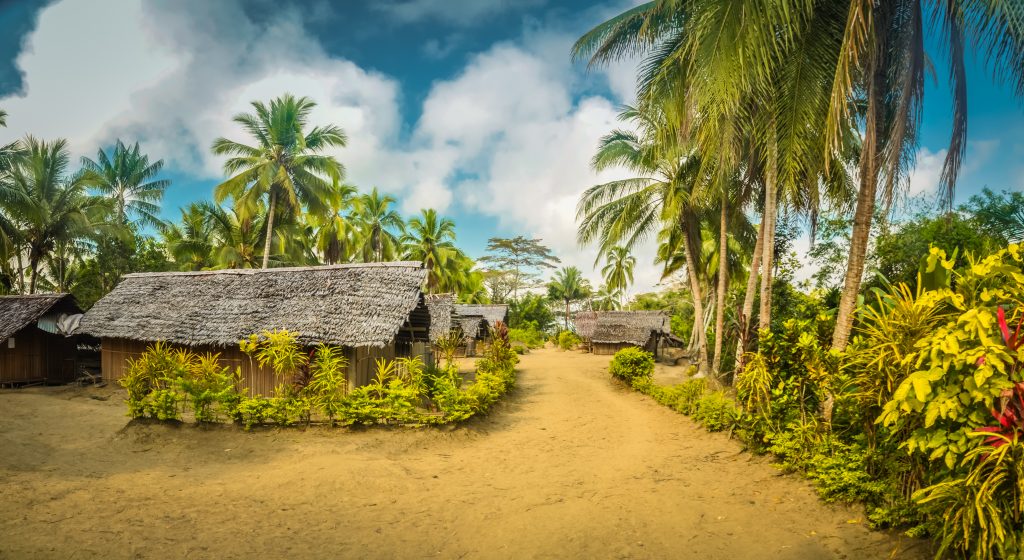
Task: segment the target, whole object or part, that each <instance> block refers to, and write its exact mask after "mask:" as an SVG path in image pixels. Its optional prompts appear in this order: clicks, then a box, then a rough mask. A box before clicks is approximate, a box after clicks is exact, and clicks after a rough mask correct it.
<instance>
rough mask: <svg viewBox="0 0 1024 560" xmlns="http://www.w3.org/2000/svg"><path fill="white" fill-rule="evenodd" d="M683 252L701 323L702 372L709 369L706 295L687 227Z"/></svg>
mask: <svg viewBox="0 0 1024 560" xmlns="http://www.w3.org/2000/svg"><path fill="white" fill-rule="evenodd" d="M683 254H684V255H685V256H686V268H687V274H686V275H687V276H688V277H689V278H690V292H691V294H692V295H693V313H694V315H696V317H697V320H696V321H695V325H700V328H699V329H698V332H697V360H698V362H699V366H698V369H699V371H700V372H701V373H707V370H708V344H707V334H706V333H705V331H704V296H703V294H702V290H701V288H700V279H699V278H698V277H697V274H698V270H699V269H698V268H697V260H696V259H695V258H694V251H693V246H692V245H691V244H690V236H689V235H688V234H687V232H686V230H685V228H684V230H683Z"/></svg>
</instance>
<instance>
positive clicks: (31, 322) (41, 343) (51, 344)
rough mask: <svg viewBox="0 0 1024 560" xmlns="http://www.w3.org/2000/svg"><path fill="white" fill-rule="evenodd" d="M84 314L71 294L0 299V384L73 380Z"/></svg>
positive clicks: (76, 367)
mask: <svg viewBox="0 0 1024 560" xmlns="http://www.w3.org/2000/svg"><path fill="white" fill-rule="evenodd" d="M81 313H82V310H81V309H79V308H78V304H76V303H75V300H74V298H73V297H71V295H70V294H39V295H29V296H3V297H0V385H19V384H23V383H68V382H71V381H74V380H75V378H76V377H77V376H78V337H77V336H74V333H75V327H76V326H77V322H78V319H80V318H81Z"/></svg>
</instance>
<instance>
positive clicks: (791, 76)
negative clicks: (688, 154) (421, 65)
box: [574, 0, 852, 327]
mask: <svg viewBox="0 0 1024 560" xmlns="http://www.w3.org/2000/svg"><path fill="white" fill-rule="evenodd" d="M789 3H790V2H789V0H784V1H781V2H777V3H772V4H769V5H766V6H762V7H761V8H763V9H756V10H755V9H745V7H744V5H742V4H739V5H734V4H731V3H725V4H723V3H722V2H721V1H720V0H683V1H680V0H656V1H653V2H648V3H646V4H643V5H640V6H637V7H636V8H633V9H631V10H627V11H626V12H624V13H623V14H621V15H619V16H616V17H615V18H612V19H611V20H609V21H607V22H605V23H603V24H601V25H599V26H597V27H596V28H594V29H593V30H592V31H590V32H588V33H587V34H586V35H584V36H583V37H582V38H581V39H580V40H579V41H578V42H577V43H576V45H575V47H574V55H575V56H577V57H584V56H585V57H589V58H590V62H591V64H604V63H607V62H610V61H613V60H617V59H621V58H624V57H627V56H635V55H637V54H640V55H643V56H645V57H646V58H645V59H644V61H643V64H642V66H641V68H640V73H639V76H638V81H639V88H638V89H639V96H640V103H641V104H642V105H643V104H650V103H655V104H659V105H667V106H669V108H670V109H668V110H666V111H665V112H666V114H667V115H668V117H669V121H670V122H671V124H672V125H673V126H674V127H675V128H674V129H672V128H668V129H667V131H668V133H669V134H677V135H681V136H682V137H683V138H685V139H686V140H687V141H688V142H692V143H693V144H694V145H695V147H696V149H697V151H698V152H700V153H703V154H709V155H710V157H706V158H704V159H705V164H706V169H705V174H707V175H709V176H710V175H712V174H714V175H716V176H717V177H718V178H719V179H721V178H724V177H731V176H733V175H734V174H736V173H738V172H739V171H740V169H741V167H745V168H746V170H745V172H744V175H746V176H747V177H748V180H747V181H746V182H747V183H749V184H754V183H756V184H761V185H763V193H764V203H763V205H762V213H763V216H762V220H761V222H762V223H763V224H764V231H765V236H764V240H763V243H762V247H761V250H762V255H761V258H760V259H759V260H760V263H759V264H760V265H761V267H762V282H761V296H762V297H761V305H762V307H761V314H760V318H761V326H762V327H767V326H768V324H769V321H770V310H771V308H770V304H771V284H772V283H771V274H772V270H773V267H772V257H773V255H774V236H775V222H776V215H777V213H778V207H779V204H780V203H783V204H790V205H793V206H794V207H795V208H797V209H801V210H803V211H806V212H808V213H809V214H811V215H812V221H813V215H814V214H815V213H816V212H817V205H818V203H819V202H821V201H822V199H823V198H827V197H823V196H822V192H821V191H820V190H819V186H820V183H822V180H821V179H822V178H823V176H824V178H825V179H826V181H825V183H826V184H831V181H830V180H829V178H828V175H829V171H830V169H831V170H836V169H842V166H841V165H833V166H831V167H829V166H828V165H826V164H827V163H828V162H829V161H830V160H832V159H835V158H836V154H837V153H842V152H843V150H842V149H840V148H839V147H838V146H836V145H833V146H828V145H827V142H825V132H824V130H823V128H822V127H821V126H820V123H821V122H823V121H824V120H825V119H826V117H827V110H828V102H827V97H828V91H829V88H830V85H831V78H832V76H833V74H834V69H835V60H837V59H838V54H837V49H836V47H837V45H838V44H839V42H840V40H839V37H840V36H841V30H842V27H843V22H844V19H843V17H844V13H843V11H842V10H841V9H840V10H837V9H835V6H834V5H835V3H828V2H821V3H809V4H806V5H807V6H811V5H813V6H814V7H815V9H814V10H813V11H811V12H810V13H807V10H803V11H800V10H798V9H797V7H795V6H789V5H788V4H789ZM798 13H799V14H800V16H801V17H796V16H795V15H794V14H798ZM836 130H837V131H840V132H841V133H842V134H841V136H842V138H843V140H844V141H845V140H848V138H849V132H850V131H851V130H852V119H840V120H838V121H837V127H836ZM826 148H831V149H826ZM724 195H725V193H724V192H722V193H721V194H720V196H724ZM727 204H729V203H728V202H725V201H724V200H723V202H722V204H721V205H720V209H723V210H724V209H725V207H726V205H727ZM733 204H735V202H733ZM723 222H724V220H723ZM725 229H727V228H725ZM724 239H725V236H724V235H723V234H722V233H721V232H720V234H719V241H720V244H722V245H725V244H724V243H722V242H723V241H724ZM722 256H723V257H724V252H723V254H722ZM747 317H749V313H748V314H747Z"/></svg>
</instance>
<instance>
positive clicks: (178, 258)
mask: <svg viewBox="0 0 1024 560" xmlns="http://www.w3.org/2000/svg"><path fill="white" fill-rule="evenodd" d="M180 211H181V220H180V221H179V222H177V223H173V222H172V223H163V224H162V225H161V226H160V228H159V230H160V237H161V238H162V240H163V244H164V246H165V247H166V248H167V252H168V253H170V255H171V258H172V259H174V262H175V264H177V265H178V269H179V270H203V269H205V268H208V267H210V266H212V265H213V257H212V255H213V249H214V244H215V243H216V239H215V237H214V229H213V224H212V222H211V220H210V213H209V212H208V211H207V209H206V207H205V206H204V205H202V204H196V203H193V204H189V205H188V206H187V207H186V208H182V209H181V210H180Z"/></svg>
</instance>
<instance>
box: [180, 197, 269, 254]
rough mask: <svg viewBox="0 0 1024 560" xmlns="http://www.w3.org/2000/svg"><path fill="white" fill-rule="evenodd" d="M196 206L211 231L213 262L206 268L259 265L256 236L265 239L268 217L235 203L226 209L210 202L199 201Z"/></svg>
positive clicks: (257, 238)
mask: <svg viewBox="0 0 1024 560" xmlns="http://www.w3.org/2000/svg"><path fill="white" fill-rule="evenodd" d="M197 206H198V207H199V210H200V211H201V212H202V213H204V214H205V215H206V218H207V220H208V221H209V224H210V228H211V229H212V231H213V236H214V246H213V253H212V258H213V265H212V266H211V267H210V268H214V269H224V268H260V265H261V261H260V254H259V245H260V239H261V238H262V239H265V238H266V231H267V227H268V225H269V224H268V222H269V220H270V218H269V216H268V215H267V213H266V212H265V211H259V210H257V211H254V210H253V209H251V208H247V209H241V208H239V204H238V203H237V202H236V204H234V205H233V206H231V207H230V208H225V207H224V206H222V205H219V204H212V203H210V202H199V203H197ZM264 251H266V245H264ZM264 257H266V254H265V253H264ZM264 261H266V258H264Z"/></svg>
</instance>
